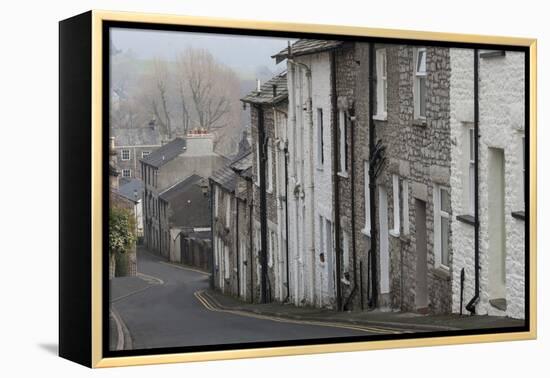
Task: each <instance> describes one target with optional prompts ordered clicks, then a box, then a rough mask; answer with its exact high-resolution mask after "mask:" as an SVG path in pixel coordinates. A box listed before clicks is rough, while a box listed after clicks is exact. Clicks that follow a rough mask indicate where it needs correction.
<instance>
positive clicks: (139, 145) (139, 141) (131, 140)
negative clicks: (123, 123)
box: [111, 120, 162, 179]
mask: <svg viewBox="0 0 550 378" xmlns="http://www.w3.org/2000/svg"><path fill="white" fill-rule="evenodd" d="M111 137H114V138H115V143H116V146H115V151H116V165H117V167H118V169H119V170H120V175H121V177H123V178H139V179H140V178H141V169H140V164H139V160H140V159H142V158H144V157H146V156H147V155H149V154H150V153H151V152H152V151H153V150H155V149H157V148H159V147H160V146H161V144H162V141H161V136H160V132H159V130H158V127H157V126H156V123H155V121H154V120H153V121H150V122H149V123H148V125H147V126H144V127H133V128H112V129H111Z"/></svg>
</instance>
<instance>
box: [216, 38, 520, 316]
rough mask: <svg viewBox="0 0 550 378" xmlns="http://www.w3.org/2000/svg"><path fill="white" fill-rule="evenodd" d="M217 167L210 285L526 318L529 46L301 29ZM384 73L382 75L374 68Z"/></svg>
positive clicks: (339, 304) (331, 302) (317, 301)
mask: <svg viewBox="0 0 550 378" xmlns="http://www.w3.org/2000/svg"><path fill="white" fill-rule="evenodd" d="M274 58H275V59H276V60H277V61H278V62H279V61H284V60H286V65H287V71H286V72H285V73H283V74H281V75H279V76H277V77H274V78H273V79H272V80H270V81H268V82H266V83H264V84H263V85H262V86H261V87H259V88H258V90H257V91H254V92H252V93H250V94H249V95H247V96H246V97H244V98H243V99H242V101H243V103H245V104H248V105H249V106H250V107H251V125H252V129H251V132H252V149H251V151H250V152H249V153H247V154H241V156H239V157H238V158H237V159H236V160H235V161H233V162H232V163H231V164H229V165H227V166H226V167H224V168H222V169H221V170H219V171H217V172H215V173H214V175H213V177H212V179H211V191H212V201H213V206H212V207H213V209H212V211H213V213H212V216H213V221H212V222H213V253H214V266H213V279H212V280H213V284H214V286H215V287H216V288H217V289H219V290H221V291H222V292H224V293H227V294H230V295H234V296H239V297H241V298H242V299H243V300H247V301H255V302H262V303H265V302H269V301H279V302H290V303H293V304H295V305H298V306H301V305H309V306H316V307H327V308H333V309H337V310H363V309H364V310H366V309H373V308H382V309H384V308H386V309H393V310H404V311H418V312H423V313H451V312H453V313H476V314H491V315H500V316H510V317H514V318H524V311H525V247H524V246H525V220H524V219H525V214H524V208H525V206H524V204H525V192H526V191H525V184H524V169H525V168H524V167H525V162H524V160H525V159H524V156H525V153H524V150H525V136H524V133H525V126H524V125H525V109H524V103H525V101H524V95H525V70H524V67H525V56H524V53H523V52H514V51H485V50H474V49H462V48H447V47H436V46H425V47H424V46H412V45H395V44H369V43H352V42H341V41H320V40H298V41H297V42H295V43H294V44H292V46H289V48H287V49H285V50H283V51H281V52H279V53H278V54H276V55H274ZM369 78H372V80H369Z"/></svg>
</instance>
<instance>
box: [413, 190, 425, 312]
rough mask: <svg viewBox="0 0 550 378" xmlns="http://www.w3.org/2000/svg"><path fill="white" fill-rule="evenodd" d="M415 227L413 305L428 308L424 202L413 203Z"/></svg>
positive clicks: (418, 307)
mask: <svg viewBox="0 0 550 378" xmlns="http://www.w3.org/2000/svg"><path fill="white" fill-rule="evenodd" d="M414 213H415V227H416V291H415V297H414V304H415V307H416V308H417V309H423V308H426V307H428V244H427V237H426V202H425V201H422V200H419V199H416V200H415V202H414Z"/></svg>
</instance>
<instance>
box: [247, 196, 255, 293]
mask: <svg viewBox="0 0 550 378" xmlns="http://www.w3.org/2000/svg"><path fill="white" fill-rule="evenodd" d="M252 190H254V188H253V187H252ZM248 209H249V213H250V215H249V217H248V236H249V239H250V240H249V244H250V245H249V248H248V251H249V255H250V256H249V257H250V259H249V262H248V263H249V264H250V303H254V238H253V234H252V232H253V230H252V216H253V215H254V203H253V202H252V199H251V200H250V202H249V204H248Z"/></svg>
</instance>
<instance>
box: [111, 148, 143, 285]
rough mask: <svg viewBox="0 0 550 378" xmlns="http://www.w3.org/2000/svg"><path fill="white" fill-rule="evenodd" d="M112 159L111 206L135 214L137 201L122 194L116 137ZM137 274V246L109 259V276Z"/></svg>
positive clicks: (112, 149)
mask: <svg viewBox="0 0 550 378" xmlns="http://www.w3.org/2000/svg"><path fill="white" fill-rule="evenodd" d="M109 149H110V161H109V207H110V208H120V209H125V210H128V211H129V212H130V213H131V215H132V216H135V214H136V213H135V210H136V208H135V206H136V203H137V202H136V201H135V200H133V199H131V198H128V197H126V196H124V195H122V194H121V193H120V192H119V189H120V173H119V171H118V170H117V167H116V163H115V161H116V159H115V154H116V152H115V149H114V138H111V139H110V145H109ZM136 274H137V255H136V248H135V246H134V247H133V248H132V249H131V250H130V251H126V253H125V254H124V256H116V255H112V256H111V257H110V259H109V278H113V277H115V276H135V275H136Z"/></svg>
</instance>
